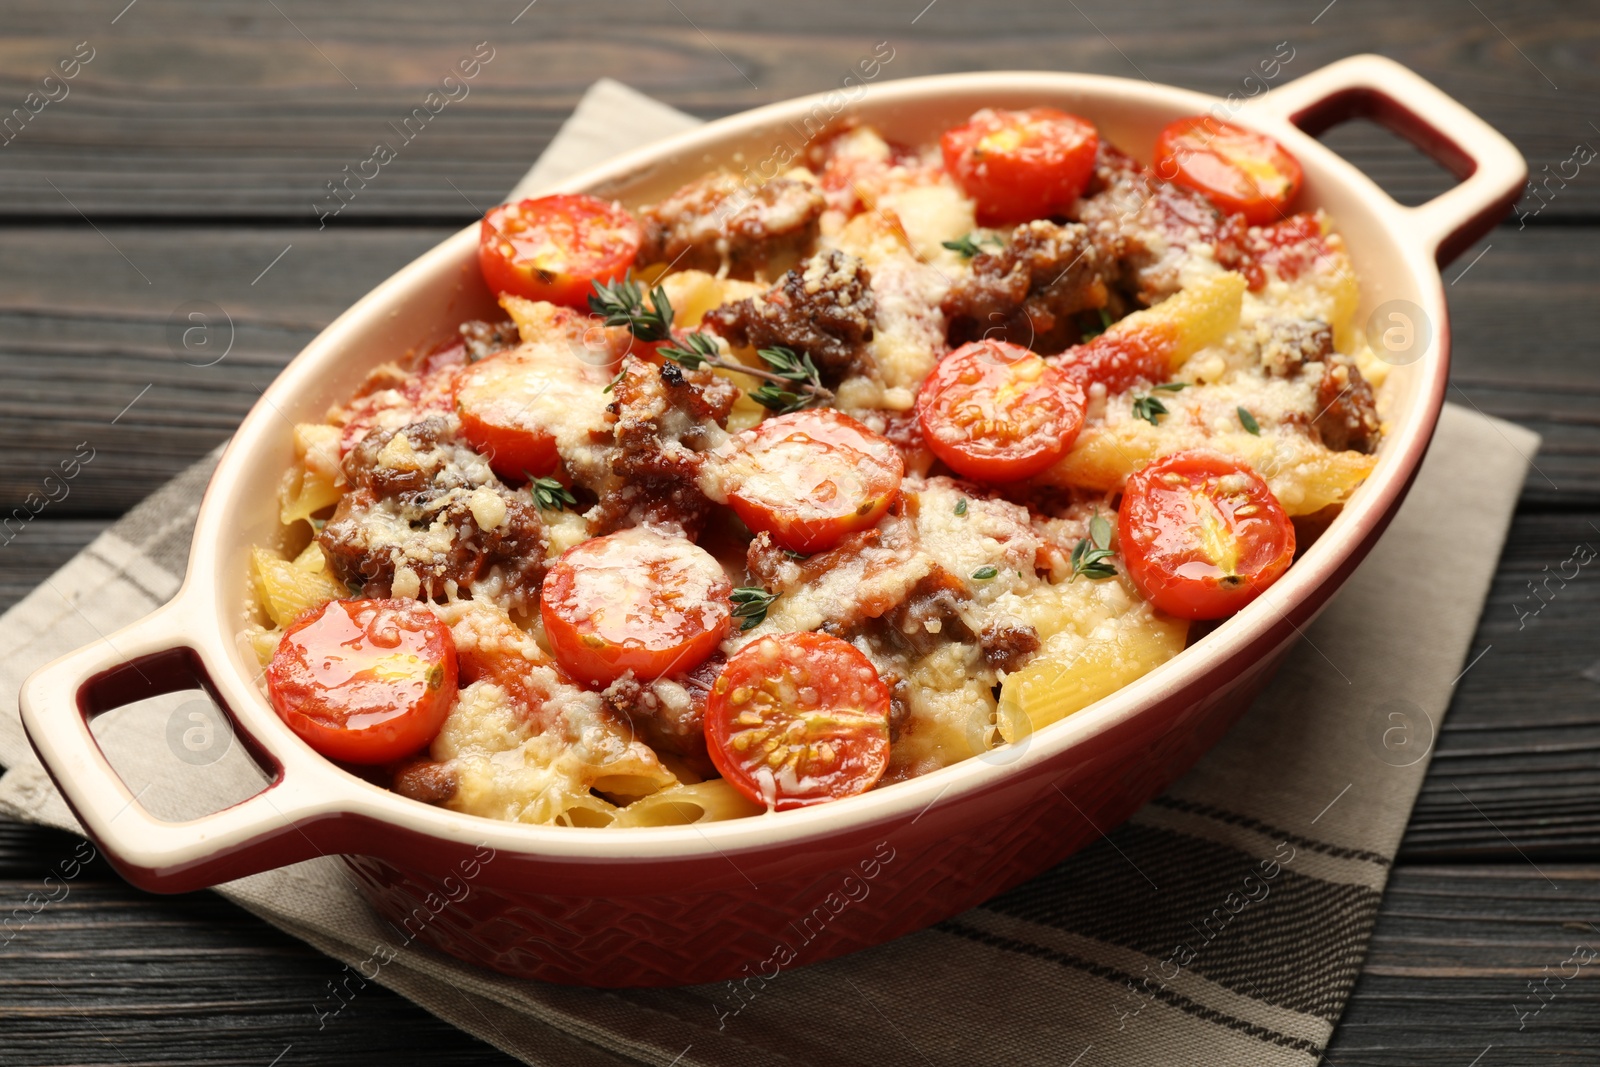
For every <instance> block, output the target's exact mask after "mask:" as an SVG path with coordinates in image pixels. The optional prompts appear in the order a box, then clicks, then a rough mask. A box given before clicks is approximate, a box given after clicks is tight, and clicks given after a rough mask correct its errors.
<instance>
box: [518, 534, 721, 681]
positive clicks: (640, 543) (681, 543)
mask: <svg viewBox="0 0 1600 1067" xmlns="http://www.w3.org/2000/svg"><path fill="white" fill-rule="evenodd" d="M732 592H733V583H732V582H730V581H728V576H727V574H726V573H724V572H723V570H722V565H721V564H720V563H718V562H717V561H716V559H715V557H713V556H712V555H711V554H710V553H709V552H707V551H706V550H705V549H703V548H701V547H699V546H698V545H696V544H695V543H694V542H693V541H690V540H688V539H687V538H684V537H676V536H670V535H668V534H664V533H658V532H657V531H655V530H652V529H650V528H648V527H643V526H638V527H634V528H633V529H630V530H622V531H620V532H618V533H614V534H607V535H606V536H604V537H596V538H593V539H591V540H588V541H584V542H582V543H581V544H578V545H575V546H573V547H572V548H570V549H568V550H567V551H566V553H565V554H564V555H562V557H561V558H560V559H559V560H557V561H556V563H555V566H553V567H551V568H550V572H549V573H548V574H547V575H545V579H544V587H543V589H542V590H541V591H540V594H539V614H540V616H541V617H542V618H543V619H544V631H545V636H546V637H548V638H549V639H550V650H551V652H552V653H553V654H554V655H555V658H556V662H557V663H559V664H560V665H561V667H562V669H563V670H565V671H566V672H567V673H568V674H569V675H571V676H572V677H573V678H575V679H577V680H578V681H580V682H583V683H585V684H587V685H593V686H606V685H610V684H611V683H612V682H614V681H616V680H617V679H618V678H620V677H622V676H623V675H624V674H626V673H628V672H629V671H632V672H633V673H634V675H635V676H636V677H638V678H640V679H646V680H648V679H654V678H659V677H661V676H662V675H663V674H670V673H674V672H683V671H689V670H693V669H694V668H695V667H696V666H697V665H698V664H699V663H700V662H701V661H702V660H704V659H705V658H706V657H707V656H709V655H711V653H712V652H714V651H716V648H717V646H718V645H719V644H721V643H722V640H723V638H725V637H726V636H727V635H728V623H729V621H730V620H731V619H732V618H733V604H732V601H731V600H730V595H731V594H732Z"/></svg>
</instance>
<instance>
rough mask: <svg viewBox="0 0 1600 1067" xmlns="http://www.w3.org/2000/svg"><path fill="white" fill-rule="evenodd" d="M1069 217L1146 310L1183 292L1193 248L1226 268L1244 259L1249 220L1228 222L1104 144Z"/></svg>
mask: <svg viewBox="0 0 1600 1067" xmlns="http://www.w3.org/2000/svg"><path fill="white" fill-rule="evenodd" d="M1071 215H1072V217H1074V218H1076V219H1077V220H1078V221H1080V222H1082V223H1084V224H1085V225H1086V226H1088V228H1089V237H1090V240H1091V241H1092V242H1093V243H1094V246H1095V247H1096V248H1097V249H1099V251H1100V254H1101V256H1102V259H1103V260H1104V262H1105V264H1106V265H1107V267H1108V268H1111V267H1112V265H1114V270H1113V271H1112V274H1113V276H1114V277H1115V279H1116V282H1117V285H1118V286H1119V288H1121V290H1122V291H1123V292H1125V293H1126V294H1127V295H1128V296H1129V297H1131V298H1133V299H1134V300H1136V301H1137V302H1138V303H1141V304H1146V305H1149V304H1154V303H1156V302H1157V301H1159V300H1161V299H1162V298H1163V297H1167V296H1171V295H1172V294H1173V293H1175V292H1177V291H1178V289H1179V288H1180V286H1179V278H1178V268H1179V266H1180V265H1181V261H1182V258H1183V255H1182V253H1183V252H1184V250H1185V249H1187V248H1189V247H1190V246H1191V245H1197V244H1209V245H1211V246H1212V247H1213V248H1214V249H1215V256H1216V260H1217V262H1218V263H1220V264H1222V265H1223V266H1224V267H1230V268H1231V267H1233V266H1237V265H1238V262H1239V261H1240V260H1241V259H1242V258H1243V256H1244V243H1245V232H1246V227H1245V223H1244V217H1243V216H1239V215H1234V216H1227V215H1223V214H1222V213H1221V212H1219V211H1218V210H1217V209H1216V208H1215V207H1214V206H1213V205H1212V203H1211V201H1209V200H1207V199H1206V198H1205V197H1204V196H1202V195H1200V194H1199V193H1196V192H1193V191H1192V190H1189V189H1185V188H1184V187H1183V186H1181V185H1173V184H1172V183H1171V182H1164V181H1162V180H1161V179H1159V178H1158V177H1156V175H1155V174H1153V173H1151V172H1150V171H1149V170H1147V169H1146V168H1145V167H1144V165H1143V164H1141V163H1140V162H1139V161H1138V160H1136V159H1134V158H1133V157H1132V156H1130V155H1128V154H1127V153H1125V152H1121V151H1119V150H1118V149H1116V148H1113V147H1111V146H1110V145H1107V144H1106V143H1104V142H1101V145H1100V154H1099V156H1098V158H1097V159H1096V161H1095V169H1094V176H1093V177H1092V178H1091V179H1090V182H1089V187H1088V189H1087V190H1085V193H1084V196H1083V197H1082V198H1081V199H1080V200H1079V201H1078V202H1077V204H1075V205H1074V206H1073V210H1072V212H1071Z"/></svg>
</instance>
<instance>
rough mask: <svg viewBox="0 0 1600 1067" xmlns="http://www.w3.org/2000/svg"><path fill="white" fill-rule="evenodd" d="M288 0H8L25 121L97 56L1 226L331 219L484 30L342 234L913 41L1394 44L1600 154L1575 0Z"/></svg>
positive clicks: (1594, 42) (9, 103) (717, 111)
mask: <svg viewBox="0 0 1600 1067" xmlns="http://www.w3.org/2000/svg"><path fill="white" fill-rule="evenodd" d="M275 6H276V8H277V10H275V9H274V5H264V4H260V3H256V2H254V0H213V2H209V3H205V4H195V3H184V2H179V0H140V2H139V3H138V4H137V6H135V7H133V8H132V9H131V10H129V11H127V12H126V13H124V14H122V15H121V16H120V17H119V18H118V19H117V21H116V23H115V25H113V24H111V18H112V16H113V15H115V14H116V10H120V8H121V5H120V4H106V3H104V2H102V0H93V2H90V0H75V2H71V3H55V2H51V0H16V2H14V3H12V4H10V5H8V10H7V37H6V39H5V40H4V41H3V42H0V71H3V72H4V73H3V74H0V103H3V105H4V107H5V108H6V109H10V108H12V107H14V106H20V105H21V104H22V102H23V100H24V98H25V96H26V94H27V93H28V92H29V91H30V90H32V89H34V88H35V87H36V86H37V84H38V83H39V81H40V79H41V78H42V77H43V76H44V75H45V74H46V73H48V72H49V71H50V69H51V67H52V64H54V63H56V62H58V61H59V60H60V59H61V58H63V57H64V56H67V55H69V54H71V51H72V49H73V46H74V45H75V44H76V43H77V42H79V41H87V42H89V44H90V46H91V47H92V48H94V49H95V50H96V51H95V58H94V59H93V60H92V61H91V62H90V63H89V65H87V66H86V67H84V68H83V70H82V72H81V73H80V74H79V76H78V77H77V78H76V79H75V80H74V81H73V82H72V83H70V86H69V90H70V91H69V94H68V95H67V96H66V97H65V98H62V99H61V100H60V101H59V102H57V103H51V104H49V105H47V106H46V107H45V108H44V109H43V110H42V111H41V112H40V113H39V114H38V115H37V116H34V117H33V118H32V119H31V120H30V121H28V122H27V123H26V124H25V125H23V126H22V127H21V132H20V133H19V134H17V135H16V136H15V138H14V140H13V142H12V143H11V144H9V145H6V146H5V147H4V148H0V197H3V198H4V200H3V202H4V203H5V205H6V207H5V209H4V210H5V212H6V213H9V214H14V215H19V216H29V217H39V218H72V219H76V217H77V213H78V212H79V211H80V210H81V211H82V212H84V213H86V214H88V215H89V216H90V217H92V218H101V217H107V216H109V217H130V216H141V217H150V216H161V217H182V218H195V217H201V218H217V217H220V216H229V215H233V216H237V215H243V214H248V215H253V216H258V217H263V218H273V219H279V220H282V221H284V222H292V223H296V224H299V225H306V224H310V223H312V222H313V221H314V220H315V219H316V217H317V212H316V210H315V209H314V207H313V205H314V204H315V203H317V202H318V201H320V200H321V198H322V197H323V196H324V195H325V194H326V184H325V183H327V182H328V181H330V180H335V179H338V178H339V177H341V176H342V174H343V169H342V168H344V167H345V166H346V165H347V164H348V165H351V166H352V167H353V166H354V165H355V164H356V163H357V162H358V161H360V160H362V159H364V158H366V157H367V156H368V155H369V154H370V153H371V151H372V148H373V145H374V143H375V142H376V141H377V140H380V139H384V138H392V137H393V136H394V134H393V133H392V131H391V127H390V123H399V122H401V120H402V119H403V118H404V117H405V116H407V115H409V114H411V112H412V110H413V109H414V108H416V107H418V106H421V105H422V104H423V102H424V98H425V97H426V95H427V93H428V92H430V91H431V90H435V89H438V88H439V87H440V84H441V81H442V79H443V77H444V76H445V75H446V74H447V73H449V72H450V70H451V69H452V67H453V66H454V65H455V64H456V63H457V61H458V60H459V59H461V58H462V57H464V56H466V55H468V54H469V53H470V52H471V51H472V49H473V47H474V46H475V45H476V44H477V43H479V42H484V41H486V42H488V43H489V46H490V47H491V48H493V49H494V50H495V51H494V58H493V59H492V60H491V62H490V63H489V65H488V66H487V67H485V68H484V69H483V71H482V73H481V74H480V75H479V76H478V78H476V79H475V80H474V81H473V82H472V83H471V85H470V86H469V87H468V88H469V90H470V91H469V92H468V94H467V95H466V96H465V97H462V98H461V99H459V100H458V101H456V102H453V103H450V104H448V105H446V106H445V107H444V108H443V110H441V111H440V112H439V113H438V115H437V116H436V117H435V118H433V119H432V120H431V121H430V122H428V123H427V124H426V126H425V128H423V130H422V132H420V133H418V134H417V135H416V136H415V138H414V139H413V140H411V141H410V142H409V143H405V144H403V145H397V146H396V147H397V149H398V151H399V158H398V159H396V160H395V161H394V162H393V163H390V164H388V165H387V166H385V167H384V168H383V169H382V172H381V174H380V175H379V176H378V177H377V178H375V179H373V180H372V182H371V183H370V184H368V185H367V187H365V188H364V189H362V190H361V191H360V193H359V195H357V196H356V198H355V200H354V201H353V202H352V203H351V205H350V206H349V208H348V209H347V210H346V211H345V212H344V213H343V214H341V216H340V218H339V219H338V222H337V224H341V225H342V224H347V223H349V222H350V221H352V220H356V219H363V218H365V219H379V218H382V219H399V218H412V219H417V218H424V219H460V220H462V221H466V220H468V219H469V218H470V217H471V216H472V214H473V213H474V212H473V209H472V207H471V206H470V205H469V203H468V201H471V202H472V203H474V204H477V205H479V206H482V205H485V204H487V203H490V202H492V201H494V200H495V199H496V198H497V197H499V196H500V195H501V193H503V192H504V190H506V189H507V188H509V187H510V186H511V184H512V183H513V182H514V181H515V180H516V179H517V177H519V176H520V175H521V174H522V172H523V171H524V170H525V169H526V167H527V165H528V162H529V161H530V160H532V159H533V158H534V157H535V156H536V155H537V154H538V152H539V150H540V149H542V148H543V146H544V145H545V143H546V142H547V141H548V139H549V138H550V136H551V135H552V134H553V133H554V131H555V129H556V128H557V126H558V125H559V124H560V122H561V120H562V119H563V118H565V117H566V115H567V114H568V113H569V112H570V110H571V108H572V105H573V103H575V101H576V100H577V97H578V95H579V94H580V93H581V92H582V90H583V88H584V87H585V86H587V85H588V84H589V83H590V82H592V81H593V80H594V79H595V78H596V77H599V76H601V75H610V76H612V77H616V78H620V79H622V80H624V81H626V82H628V83H629V84H632V85H634V86H635V87H637V88H639V89H641V90H644V91H646V92H649V93H652V94H654V95H656V96H658V97H660V98H661V99H663V100H666V101H667V102H668V103H671V104H673V105H675V106H678V107H680V108H684V109H686V110H688V111H691V112H693V113H695V114H698V115H701V116H705V117H714V116H718V115H723V114H728V113H730V112H734V111H739V110H742V109H744V108H747V107H751V106H754V105H757V104H762V103H768V102H770V101H773V100H779V99H783V98H785V97H789V96H793V95H798V94H801V93H808V92H819V91H825V90H827V89H831V88H835V87H837V86H838V85H839V83H840V80H841V79H842V78H843V76H844V75H845V74H846V73H847V72H848V71H849V70H850V69H851V67H852V66H854V65H855V64H856V62H857V61H858V60H859V59H861V58H862V57H863V56H865V55H867V54H869V53H870V52H871V51H872V48H873V45H874V44H875V43H876V42H879V41H887V42H889V43H890V46H891V47H892V48H893V49H894V58H893V60H892V61H891V63H890V64H889V66H888V67H887V68H886V69H885V70H884V72H883V74H882V77H884V78H903V77H909V76H913V75H918V74H931V73H942V72H946V71H954V70H989V69H1046V70H1074V71H1088V72H1093V73H1097V74H1110V75H1116V76H1120V77H1126V78H1134V79H1138V78H1148V79H1150V80H1152V81H1156V82H1168V83H1174V84H1178V85H1183V86H1187V87H1190V88H1195V89H1200V90H1204V91H1207V92H1211V93H1216V94H1224V95H1225V94H1227V93H1230V92H1237V93H1245V92H1248V91H1249V87H1247V86H1246V85H1245V84H1244V79H1245V78H1246V77H1247V76H1249V75H1250V74H1251V73H1252V72H1254V71H1257V69H1258V64H1259V63H1260V62H1261V61H1262V60H1263V59H1266V58H1269V57H1270V56H1272V55H1273V53H1274V51H1275V50H1276V49H1277V46H1278V44H1279V42H1286V43H1287V46H1288V47H1289V48H1290V49H1293V59H1292V61H1291V62H1290V63H1289V65H1288V67H1287V68H1286V69H1285V71H1284V73H1283V74H1282V75H1281V76H1280V79H1281V78H1287V77H1293V76H1298V75H1300V74H1304V73H1307V72H1309V71H1311V70H1314V69H1315V68H1316V67H1318V66H1321V65H1323V64H1325V63H1328V62H1330V61H1331V60H1334V59H1337V58H1340V57H1342V56H1345V55H1349V54H1351V53H1354V52H1365V51H1371V52H1381V53H1383V54H1386V55H1389V56H1392V57H1394V58H1395V59H1398V60H1400V61H1401V62H1404V63H1406V64H1408V65H1410V66H1411V67H1413V68H1414V69H1416V70H1417V71H1418V72H1420V73H1421V74H1423V75H1424V76H1426V77H1428V78H1430V79H1433V80H1434V81H1436V82H1437V83H1438V84H1439V85H1440V86H1441V88H1443V89H1444V90H1445V91H1446V92H1448V93H1451V94H1452V95H1455V96H1456V97H1458V98H1459V99H1460V100H1462V101H1463V102H1464V103H1465V104H1466V105H1467V106H1468V107H1470V108H1472V109H1473V110H1475V111H1477V112H1478V113H1480V114H1482V115H1483V116H1484V117H1485V118H1487V119H1488V120H1489V121H1490V122H1492V123H1494V124H1495V125H1496V126H1497V127H1499V128H1500V129H1502V130H1503V131H1505V132H1506V133H1507V134H1508V135H1509V136H1511V137H1512V138H1513V140H1515V141H1516V142H1517V144H1518V147H1519V148H1521V149H1522V151H1523V152H1524V154H1525V155H1526V156H1527V157H1528V159H1529V160H1530V161H1531V162H1532V163H1533V169H1534V171H1535V172H1541V169H1542V167H1543V166H1544V165H1546V164H1549V165H1550V166H1551V167H1552V168H1553V172H1556V173H1559V170H1560V164H1561V162H1562V161H1564V160H1566V159H1568V158H1569V157H1570V156H1571V154H1572V150H1573V148H1574V147H1575V145H1576V144H1577V143H1579V142H1583V141H1587V140H1588V139H1591V138H1594V139H1596V143H1600V133H1597V131H1596V130H1595V129H1594V128H1593V127H1592V126H1591V125H1590V123H1591V121H1592V120H1594V119H1595V115H1594V113H1593V108H1591V107H1588V103H1589V102H1591V101H1592V100H1593V99H1594V98H1595V95H1596V91H1597V89H1600V65H1597V63H1596V59H1597V55H1600V19H1597V18H1596V17H1595V13H1594V12H1593V11H1582V12H1580V11H1579V10H1578V9H1576V8H1574V7H1573V6H1572V5H1570V4H1565V3H1562V2H1561V0H1537V2H1518V3H1511V2H1509V0H1484V2H1483V3H1480V4H1476V5H1470V4H1461V3H1458V2H1456V0H1426V2H1417V3H1411V4H1406V5H1403V6H1402V5H1395V4H1393V3H1389V2H1385V0H1339V2H1338V3H1337V4H1334V5H1325V3H1313V2H1308V3H1293V4H1272V5H1267V4H1262V3H1258V2H1257V3H1252V2H1248V0H1225V2H1220V3H1208V4H1177V3H1171V2H1168V0H1130V2H1126V3H1116V4H1110V3H1103V2H1102V3H1084V4H1079V5H1076V6H1075V7H1074V6H1064V5H1061V4H1058V3H1045V2H1034V3H1011V4H1007V5H1005V6H1004V7H1003V8H997V7H996V6H995V5H992V4H979V3H972V2H970V0H944V2H942V3H938V4H936V5H935V6H932V7H931V8H929V9H928V10H925V11H924V10H923V7H924V4H923V3H921V2H916V0H913V2H909V3H884V4H861V3H849V2H847V0H823V2H818V3H809V4H782V5H779V4H767V3H762V2H760V0H739V2H736V3H715V2H713V0H682V2H680V3H674V4H636V3H635V4H630V3H625V2H621V0H541V2H540V3H538V4H537V5H536V6H532V7H531V8H529V9H527V10H526V11H523V5H522V4H521V3H515V2H510V0H508V2H505V3H499V2H496V3H474V4H453V5H441V4H434V3H428V2H425V0H399V2H395V3H390V4H385V5H383V6H382V7H381V8H366V7H357V6H355V5H327V4H319V3H315V2H313V0H281V2H280V3H278V4H276V5H275ZM1325 6H1327V10H1324V7H1325ZM108 9H112V10H111V11H110V14H108V13H107V12H108ZM519 11H522V12H523V13H522V14H521V16H520V17H519V18H516V21H515V23H513V17H514V16H517V15H518V12H519ZM919 12H921V13H920V14H919ZM54 91H55V92H56V93H58V94H59V91H60V90H54ZM452 91H453V92H455V93H456V94H457V95H459V94H460V90H452ZM1339 145H1340V148H1341V149H1342V150H1344V151H1346V152H1347V153H1348V154H1349V155H1350V156H1351V158H1352V159H1354V160H1355V161H1356V162H1357V163H1358V164H1359V165H1361V166H1363V167H1364V168H1366V169H1368V170H1369V171H1370V172H1372V173H1374V174H1375V175H1377V176H1379V177H1380V178H1383V179H1385V180H1386V181H1388V182H1389V183H1390V184H1392V185H1393V186H1394V187H1395V188H1396V189H1398V190H1399V191H1400V193H1401V195H1402V196H1403V198H1405V199H1407V200H1409V201H1415V200H1418V199H1421V198H1423V197H1425V196H1427V195H1430V194H1431V193H1432V192H1436V191H1437V190H1438V189H1439V188H1440V187H1442V183H1441V180H1440V178H1439V177H1438V175H1437V172H1436V169H1435V168H1434V167H1433V166H1432V165H1431V164H1429V163H1426V162H1424V161H1422V160H1420V159H1417V158H1415V157H1414V155H1413V154H1406V153H1398V154H1397V153H1394V152H1392V151H1390V149H1389V147H1388V145H1387V142H1386V139H1385V138H1383V137H1381V136H1377V135H1373V134H1368V133H1359V132H1352V133H1348V134H1345V135H1341V137H1340V139H1339ZM89 147H92V149H93V151H92V152H86V151H85V149H86V148H89ZM1569 173H1570V168H1569ZM46 178H48V179H50V180H51V181H53V182H55V186H56V187H55V188H52V186H51V185H50V184H49V182H47V181H46V180H45V179H46ZM1544 195H1545V196H1546V199H1547V200H1548V206H1546V207H1544V208H1543V209H1542V211H1541V213H1540V216H1539V218H1540V221H1543V222H1548V221H1550V220H1553V219H1557V218H1594V217H1596V216H1600V179H1596V178H1595V177H1594V176H1593V175H1592V174H1589V173H1587V172H1585V173H1583V174H1581V175H1579V176H1578V177H1576V178H1573V179H1571V180H1570V181H1565V182H1562V183H1560V184H1552V185H1551V186H1550V187H1549V191H1548V192H1546V193H1545V194H1544ZM1538 203H1539V202H1534V201H1530V207H1529V210H1531V209H1532V207H1533V206H1537V204H1538Z"/></svg>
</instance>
